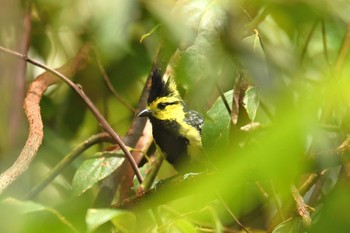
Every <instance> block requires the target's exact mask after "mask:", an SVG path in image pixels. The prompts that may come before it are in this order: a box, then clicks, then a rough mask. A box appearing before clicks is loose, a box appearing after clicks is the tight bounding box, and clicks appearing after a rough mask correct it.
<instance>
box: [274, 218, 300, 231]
mask: <svg viewBox="0 0 350 233" xmlns="http://www.w3.org/2000/svg"><path fill="white" fill-rule="evenodd" d="M303 232H304V230H303V224H302V220H301V219H300V218H292V219H288V220H286V221H284V222H281V223H280V224H278V225H277V226H276V227H275V229H273V231H272V233H303Z"/></svg>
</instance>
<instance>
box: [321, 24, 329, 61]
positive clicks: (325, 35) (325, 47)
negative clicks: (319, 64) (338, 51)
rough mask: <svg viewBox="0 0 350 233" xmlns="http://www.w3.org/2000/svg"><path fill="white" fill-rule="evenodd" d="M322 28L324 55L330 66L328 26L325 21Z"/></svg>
mask: <svg viewBox="0 0 350 233" xmlns="http://www.w3.org/2000/svg"><path fill="white" fill-rule="evenodd" d="M321 26H322V27H321V28H322V44H323V54H324V57H325V58H326V61H327V64H328V65H330V62H329V56H328V46H327V34H326V24H325V22H324V20H322V21H321Z"/></svg>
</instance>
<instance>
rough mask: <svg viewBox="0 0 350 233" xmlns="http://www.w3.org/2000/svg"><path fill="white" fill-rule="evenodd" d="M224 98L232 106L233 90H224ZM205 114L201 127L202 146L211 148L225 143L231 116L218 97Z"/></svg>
mask: <svg viewBox="0 0 350 233" xmlns="http://www.w3.org/2000/svg"><path fill="white" fill-rule="evenodd" d="M225 98H226V100H227V102H228V104H229V105H230V106H232V100H233V90H231V91H228V92H226V93H225ZM206 116H207V118H206V119H205V121H204V125H203V129H202V142H203V146H204V147H205V148H212V147H213V146H215V145H218V144H222V143H227V142H228V133H229V128H230V121H231V116H230V114H229V112H228V111H227V109H226V107H225V104H224V102H223V101H222V99H221V98H220V97H219V98H218V99H217V100H216V101H215V103H214V104H213V106H212V107H211V108H210V109H209V111H208V112H207V115H206Z"/></svg>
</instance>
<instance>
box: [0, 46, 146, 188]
mask: <svg viewBox="0 0 350 233" xmlns="http://www.w3.org/2000/svg"><path fill="white" fill-rule="evenodd" d="M0 51H2V52H5V53H8V54H11V55H14V56H16V57H18V58H20V59H23V60H25V61H27V62H29V63H31V64H33V65H36V66H38V67H40V68H42V69H44V70H46V71H47V72H49V73H51V74H54V75H55V76H57V77H59V78H60V79H61V80H63V81H64V82H65V83H66V84H68V85H69V86H70V87H71V88H72V89H73V90H75V91H76V92H77V93H78V94H79V96H80V97H81V98H83V100H84V101H85V103H86V104H87V106H88V108H89V109H90V111H91V112H92V113H93V115H94V116H95V117H96V119H97V120H98V122H99V123H100V125H101V127H102V128H103V129H104V130H106V131H107V133H109V134H110V135H111V136H112V138H113V139H114V140H115V141H116V142H117V144H118V145H119V146H120V149H121V150H122V151H123V152H124V154H125V156H126V158H127V160H128V161H129V163H130V165H131V167H132V169H133V170H134V173H135V175H136V177H137V179H138V181H139V183H140V184H141V183H142V180H143V179H142V176H141V173H140V171H139V170H138V167H137V164H136V162H135V160H134V159H133V157H132V155H131V154H130V152H129V150H128V149H127V147H126V146H125V144H124V143H123V141H122V140H121V138H120V137H119V135H118V134H117V133H116V132H115V131H114V130H113V129H112V127H111V126H110V124H109V123H108V122H107V121H106V119H105V118H104V117H103V116H102V114H101V113H100V111H99V110H98V109H97V108H96V106H95V105H94V104H93V103H92V101H91V100H90V99H89V97H87V96H86V94H85V92H84V91H83V88H82V86H81V85H79V84H75V83H74V82H72V81H71V80H70V79H68V78H67V77H66V76H65V75H63V74H61V73H60V72H58V71H56V70H53V69H51V68H49V67H48V66H46V65H44V64H42V63H40V62H38V61H35V60H33V59H31V58H29V57H27V56H26V55H23V54H20V53H17V52H15V51H12V50H10V49H6V48H4V47H2V46H0Z"/></svg>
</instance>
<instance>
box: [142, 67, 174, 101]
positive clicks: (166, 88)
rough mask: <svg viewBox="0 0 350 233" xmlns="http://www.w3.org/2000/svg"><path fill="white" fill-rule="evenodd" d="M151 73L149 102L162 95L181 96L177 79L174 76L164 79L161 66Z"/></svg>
mask: <svg viewBox="0 0 350 233" xmlns="http://www.w3.org/2000/svg"><path fill="white" fill-rule="evenodd" d="M151 75H152V84H151V90H150V93H149V96H148V100H147V102H148V104H150V103H152V102H153V101H154V100H156V99H158V98H160V97H165V96H168V97H180V95H179V92H178V91H177V88H176V83H175V80H174V79H173V78H172V77H170V76H169V77H168V79H167V80H164V79H163V77H162V74H161V70H160V69H159V68H155V69H153V71H152V74H151Z"/></svg>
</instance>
